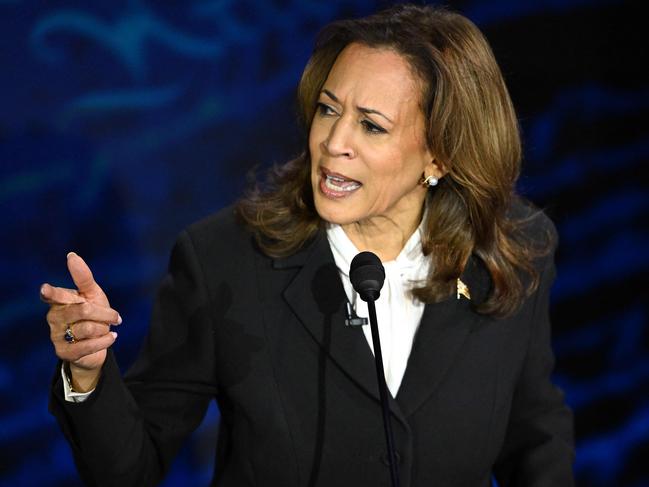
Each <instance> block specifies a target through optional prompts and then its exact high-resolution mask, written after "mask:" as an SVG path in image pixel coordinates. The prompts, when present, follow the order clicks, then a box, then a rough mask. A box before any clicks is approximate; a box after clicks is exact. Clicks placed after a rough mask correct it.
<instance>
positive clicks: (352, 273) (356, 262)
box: [349, 252, 385, 302]
mask: <svg viewBox="0 0 649 487" xmlns="http://www.w3.org/2000/svg"><path fill="white" fill-rule="evenodd" d="M349 280H350V281H352V286H354V289H355V290H356V292H357V293H358V294H359V295H360V297H361V299H362V300H363V301H365V302H367V301H376V300H377V299H378V298H379V295H380V294H381V288H382V287H383V281H385V269H384V268H383V264H381V259H379V258H378V257H377V256H376V254H373V253H372V252H361V253H360V254H357V255H356V257H354V258H353V259H352V264H351V266H350V268H349Z"/></svg>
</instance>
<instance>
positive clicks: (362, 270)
mask: <svg viewBox="0 0 649 487" xmlns="http://www.w3.org/2000/svg"><path fill="white" fill-rule="evenodd" d="M349 280H350V281H351V282H352V286H354V290H355V291H356V292H357V293H358V294H359V296H360V297H361V299H362V300H363V301H365V302H367V311H368V312H369V313H370V329H371V330H372V344H373V345H374V365H375V366H376V378H377V380H378V384H379V397H380V398H381V409H382V411H383V428H384V429H385V441H386V444H387V450H388V461H389V463H390V478H391V480H392V487H399V471H398V468H397V460H396V455H395V450H394V438H393V436H392V424H391V422H390V406H389V404H388V388H387V385H386V384H385V372H384V371H383V356H382V354H381V340H380V339H379V324H378V321H377V319H376V307H375V306H374V301H376V300H377V299H378V298H379V295H380V294H381V288H382V287H383V282H384V281H385V269H384V268H383V264H381V259H379V258H378V257H377V256H376V254H373V253H372V252H361V253H360V254H358V255H356V257H354V258H353V259H352V263H351V265H350V267H349Z"/></svg>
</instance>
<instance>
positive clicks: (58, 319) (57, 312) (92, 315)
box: [47, 301, 122, 331]
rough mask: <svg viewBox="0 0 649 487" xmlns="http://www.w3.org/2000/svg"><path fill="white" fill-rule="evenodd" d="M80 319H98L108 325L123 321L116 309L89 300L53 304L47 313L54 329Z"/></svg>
mask: <svg viewBox="0 0 649 487" xmlns="http://www.w3.org/2000/svg"><path fill="white" fill-rule="evenodd" d="M79 321H96V322H100V323H104V324H108V325H119V324H121V323H122V318H121V317H120V315H119V313H118V312H117V311H115V310H114V309H112V308H106V307H104V306H99V305H97V304H93V303H90V302H88V301H86V302H83V303H79V304H68V305H53V306H52V307H51V308H50V311H49V312H48V313H47V322H48V323H49V324H50V327H52V329H53V331H55V329H62V328H65V327H67V326H68V325H71V324H73V323H77V322H79Z"/></svg>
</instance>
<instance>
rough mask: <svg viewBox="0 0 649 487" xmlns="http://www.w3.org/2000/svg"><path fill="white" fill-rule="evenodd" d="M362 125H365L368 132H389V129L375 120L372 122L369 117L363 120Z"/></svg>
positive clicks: (364, 127)
mask: <svg viewBox="0 0 649 487" xmlns="http://www.w3.org/2000/svg"><path fill="white" fill-rule="evenodd" d="M361 125H362V126H363V129H364V130H365V132H367V133H368V134H385V133H387V130H385V129H384V128H383V127H381V126H380V125H377V124H375V123H374V122H371V121H369V120H367V119H365V120H362V121H361Z"/></svg>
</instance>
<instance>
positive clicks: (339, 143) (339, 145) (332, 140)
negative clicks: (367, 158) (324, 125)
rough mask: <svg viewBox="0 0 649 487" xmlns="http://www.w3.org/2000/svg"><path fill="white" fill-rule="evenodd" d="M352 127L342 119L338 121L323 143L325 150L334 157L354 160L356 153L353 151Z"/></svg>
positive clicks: (332, 125)
mask: <svg viewBox="0 0 649 487" xmlns="http://www.w3.org/2000/svg"><path fill="white" fill-rule="evenodd" d="M351 135H352V134H351V127H350V126H349V123H348V122H346V121H345V120H344V119H343V118H342V117H341V118H339V119H338V120H336V121H335V122H334V123H333V124H331V127H330V129H329V134H328V136H327V138H326V139H325V141H324V142H323V146H324V150H325V151H326V152H327V153H328V154H329V155H330V156H332V157H344V158H346V159H352V158H353V157H355V155H356V153H355V151H354V150H353V149H352V141H351V139H352V136H351Z"/></svg>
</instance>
